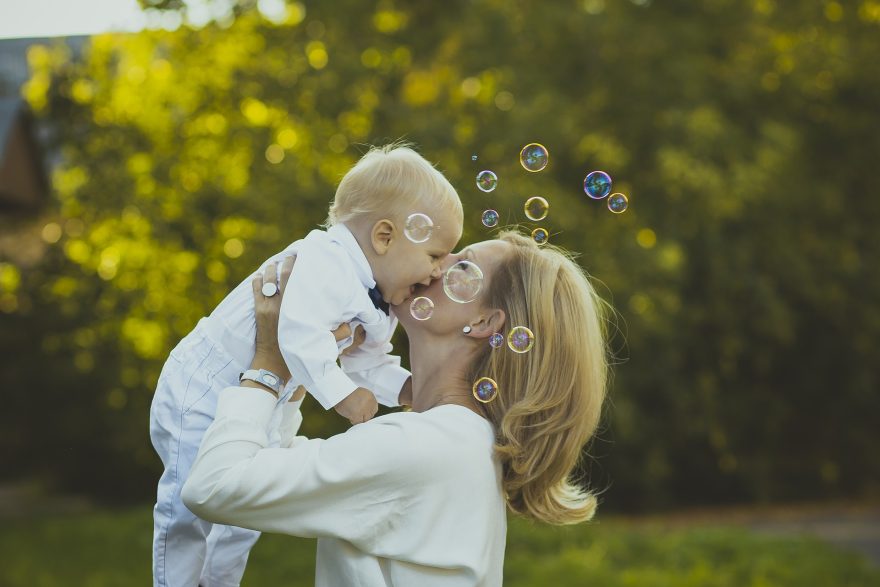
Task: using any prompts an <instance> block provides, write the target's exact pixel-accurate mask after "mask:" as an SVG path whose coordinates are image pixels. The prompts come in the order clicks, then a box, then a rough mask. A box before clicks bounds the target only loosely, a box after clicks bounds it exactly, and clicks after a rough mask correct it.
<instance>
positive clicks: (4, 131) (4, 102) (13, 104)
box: [0, 98, 23, 161]
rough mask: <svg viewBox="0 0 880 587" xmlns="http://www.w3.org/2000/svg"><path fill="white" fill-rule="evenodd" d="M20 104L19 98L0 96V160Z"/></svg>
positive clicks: (21, 102)
mask: <svg viewBox="0 0 880 587" xmlns="http://www.w3.org/2000/svg"><path fill="white" fill-rule="evenodd" d="M22 104H23V101H22V99H21V98H0V161H2V160H3V154H4V153H5V152H6V144H7V143H8V142H9V135H10V133H11V132H12V127H13V125H14V124H15V119H16V118H17V117H18V113H19V111H20V110H21V107H22Z"/></svg>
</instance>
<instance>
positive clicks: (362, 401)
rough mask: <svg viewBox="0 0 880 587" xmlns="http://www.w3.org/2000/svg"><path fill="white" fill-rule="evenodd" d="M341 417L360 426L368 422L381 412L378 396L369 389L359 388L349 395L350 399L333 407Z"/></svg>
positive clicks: (347, 398)
mask: <svg viewBox="0 0 880 587" xmlns="http://www.w3.org/2000/svg"><path fill="white" fill-rule="evenodd" d="M333 409H334V410H336V411H337V412H338V413H339V415H340V416H344V417H345V418H348V421H349V422H351V423H352V424H360V423H361V422H366V421H367V420H369V419H370V418H372V417H373V416H375V415H376V412H377V411H378V410H379V403H378V402H377V401H376V396H374V395H373V393H372V392H371V391H370V390H369V389H365V388H363V387H358V388H357V389H355V390H354V391H353V392H351V393H350V394H348V397H346V398H345V399H343V400H342V401H341V402H339V403H338V404H336V405H335V406H334V407H333Z"/></svg>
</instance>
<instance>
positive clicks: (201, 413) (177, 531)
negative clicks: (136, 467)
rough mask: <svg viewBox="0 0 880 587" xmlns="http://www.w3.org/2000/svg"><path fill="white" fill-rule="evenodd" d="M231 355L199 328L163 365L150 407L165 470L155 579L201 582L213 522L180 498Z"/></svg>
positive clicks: (162, 583)
mask: <svg viewBox="0 0 880 587" xmlns="http://www.w3.org/2000/svg"><path fill="white" fill-rule="evenodd" d="M230 364H231V361H230V360H229V359H228V358H227V357H226V355H225V353H223V352H222V350H221V349H219V347H217V346H216V345H215V344H214V343H213V342H212V341H210V340H209V339H207V338H205V337H203V336H200V335H199V334H198V333H197V332H194V333H192V334H190V335H189V336H188V337H187V339H184V342H182V343H181V344H180V345H178V348H176V349H175V350H174V351H172V354H171V357H170V358H169V359H168V361H167V362H166V364H165V367H164V368H163V369H162V375H161V376H160V377H159V384H158V386H157V389H156V394H155V396H154V397H153V403H152V406H151V409H150V439H151V441H152V443H153V447H154V448H155V449H156V452H157V453H158V454H159V457H160V458H161V459H162V463H163V465H164V466H165V470H164V472H163V473H162V477H161V478H160V480H159V486H158V491H157V499H156V505H155V507H154V508H153V585H154V586H155V587H178V586H186V587H189V586H192V587H195V586H196V585H198V581H199V577H200V574H201V570H202V568H203V566H204V562H205V556H206V550H207V542H206V539H207V536H208V534H209V533H210V531H211V527H212V524H211V523H210V522H207V521H205V520H202V519H201V518H198V517H197V516H195V515H194V514H193V513H192V512H190V511H189V509H187V507H186V506H185V505H184V504H183V502H182V501H181V499H180V491H181V489H182V487H183V484H184V483H185V482H186V479H187V478H188V476H189V471H190V468H191V467H192V463H193V461H194V460H195V458H196V455H197V454H198V449H199V445H200V444H201V441H202V437H203V436H204V433H205V430H206V429H207V428H208V426H209V425H210V424H211V422H212V421H213V418H214V413H215V409H216V405H217V394H218V392H219V389H222V388H223V387H225V386H226V385H228V384H229V382H228V381H225V380H226V378H227V377H228V374H227V373H226V371H227V370H229V366H230Z"/></svg>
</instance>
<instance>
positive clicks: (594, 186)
mask: <svg viewBox="0 0 880 587" xmlns="http://www.w3.org/2000/svg"><path fill="white" fill-rule="evenodd" d="M584 191H585V192H586V193H587V195H588V196H590V197H591V198H593V199H594V200H601V199H602V198H604V197H605V196H607V195H608V194H610V193H611V176H610V175H608V174H607V173H605V172H604V171H593V172H592V173H588V174H587V177H585V178H584Z"/></svg>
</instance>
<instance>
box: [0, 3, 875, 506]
mask: <svg viewBox="0 0 880 587" xmlns="http://www.w3.org/2000/svg"><path fill="white" fill-rule="evenodd" d="M144 3H145V5H149V6H150V7H153V8H172V9H179V8H180V5H179V4H178V3H171V2H154V1H153V0H144ZM878 32H880V2H876V1H861V2H858V3H854V4H847V5H846V6H844V5H843V4H840V3H837V2H817V3H809V4H803V5H798V6H786V7H785V9H784V10H783V9H782V8H781V6H779V5H777V3H776V2H774V1H772V0H754V1H752V2H748V3H741V2H733V1H732V0H704V1H703V2H699V3H693V2H684V1H682V0H669V1H667V2H658V3H656V4H652V3H651V2H649V1H647V0H638V1H637V0H632V1H630V2H616V3H610V2H605V1H604V0H583V1H579V2H571V1H569V2H560V3H542V4H535V3H526V2H519V3H511V4H499V3H496V2H488V1H464V0H458V1H452V2H447V3H442V4H437V3H418V2H415V1H412V0H409V1H396V2H392V1H391V0H380V1H379V2H376V3H372V4H369V5H364V4H363V3H360V2H357V3H356V2H354V1H353V0H339V1H337V2H333V3H317V2H309V3H287V4H286V8H285V13H284V16H283V18H275V19H274V21H268V20H266V19H265V18H263V17H262V15H261V14H260V12H259V10H258V9H257V8H256V7H255V5H254V4H253V3H244V4H241V5H239V14H238V16H237V18H235V20H234V21H233V22H231V23H220V24H211V25H208V26H205V27H204V28H201V29H197V30H191V29H189V28H183V29H181V30H178V31H175V32H161V31H155V32H144V33H140V34H137V35H128V36H99V37H95V38H94V39H93V41H92V44H91V48H90V50H89V51H88V52H87V54H86V56H85V58H84V59H83V60H82V61H81V62H80V61H72V60H71V59H70V58H69V56H68V55H67V54H66V53H65V51H64V49H63V47H60V46H56V47H48V48H38V49H35V50H34V51H33V52H32V53H31V56H30V58H31V62H32V67H33V77H32V79H31V81H30V82H29V84H28V85H27V87H26V88H25V94H26V96H27V98H28V100H29V101H30V103H31V105H32V107H33V108H35V109H36V110H38V111H39V112H41V113H42V114H43V115H44V116H45V119H46V120H47V121H48V122H49V123H50V124H51V125H52V126H53V128H54V130H55V139H54V144H55V145H56V146H57V148H58V149H59V152H60V154H61V156H62V159H63V163H62V165H61V166H60V167H59V168H58V169H57V171H56V172H55V177H54V186H55V192H56V197H57V216H58V217H57V219H56V220H54V221H53V223H54V224H55V225H56V227H57V228H59V229H61V230H62V233H63V234H62V235H61V237H60V238H58V239H55V240H57V242H54V241H53V244H52V248H51V249H50V252H49V254H47V256H46V257H45V259H44V261H43V263H42V264H41V265H40V266H39V267H37V268H32V269H27V268H21V267H19V266H17V265H16V264H14V263H12V262H11V261H10V260H7V261H5V262H0V263H2V264H0V308H2V309H3V311H4V312H5V314H3V315H0V341H2V342H0V344H2V347H0V352H2V353H3V356H4V357H7V358H8V360H7V359H4V360H3V362H2V363H0V369H2V375H3V376H4V379H5V381H7V385H8V387H7V388H8V389H15V390H23V392H22V393H16V394H11V395H12V396H13V397H12V398H11V399H10V402H9V405H8V406H7V410H6V412H5V415H4V416H3V426H2V427H0V428H2V429H3V430H4V431H3V433H2V434H3V435H4V437H3V440H4V441H6V443H7V444H6V445H7V446H10V447H13V450H12V451H11V456H8V457H4V463H3V464H4V466H3V470H4V471H15V472H18V473H21V472H34V471H44V472H45V474H46V475H49V476H53V477H54V478H57V479H59V480H60V481H61V482H62V484H63V486H64V487H68V488H69V487H75V488H86V489H88V490H89V491H93V492H103V493H104V494H118V493H120V492H122V491H125V492H130V493H131V494H132V495H134V496H136V497H138V498H143V497H145V496H148V495H150V494H151V492H152V490H153V485H152V482H153V481H154V480H155V476H156V475H157V474H158V473H157V471H158V459H157V458H156V457H154V456H153V454H152V449H151V448H150V446H149V440H148V436H147V412H148V406H149V402H150V397H151V393H152V388H153V385H154V383H155V380H156V377H157V375H158V369H159V368H160V367H161V364H162V362H163V360H164V358H165V356H166V355H167V353H168V351H169V350H170V349H171V348H172V347H173V345H174V344H175V343H176V341H177V340H179V339H180V337H182V336H183V335H184V334H186V332H187V331H188V330H189V329H190V328H191V327H192V326H193V325H194V324H195V322H196V321H197V320H198V318H199V317H200V316H202V315H204V314H205V313H207V312H209V311H210V310H211V308H212V307H213V305H214V304H215V303H216V302H217V301H219V300H220V299H221V298H222V297H223V296H224V295H225V294H226V292H227V291H228V290H229V289H230V288H231V287H233V286H234V285H235V284H236V283H238V282H239V281H240V280H241V279H242V278H244V277H245V276H246V275H248V274H249V272H251V271H252V270H253V269H254V268H255V267H256V266H257V265H258V264H259V262H260V261H261V260H263V259H264V258H265V257H266V256H268V255H269V254H271V253H273V252H275V251H276V250H278V249H280V248H281V247H283V246H284V245H286V244H287V243H288V242H290V241H291V240H294V239H296V238H299V237H301V236H302V235H303V234H305V232H306V231H308V230H309V229H310V228H313V227H315V226H316V225H317V224H318V223H319V222H321V221H322V220H323V219H324V216H325V213H326V206H327V203H328V201H329V200H330V198H331V197H332V194H333V190H334V187H335V184H336V182H337V181H338V179H339V178H340V177H341V175H342V174H343V173H344V172H345V171H346V170H347V169H348V167H349V166H350V165H351V164H352V163H353V162H354V161H355V160H356V159H357V157H358V156H359V154H360V153H361V152H363V150H364V148H365V147H364V146H363V145H364V144H366V143H380V142H384V141H387V140H390V139H395V138H399V137H406V138H409V139H411V140H413V141H415V142H416V143H417V144H418V145H419V147H420V149H421V150H422V152H423V153H425V154H426V156H427V157H428V158H429V159H431V160H432V161H436V162H438V164H439V167H440V168H441V170H442V171H444V172H445V173H446V174H447V175H448V177H450V179H451V180H452V181H453V183H454V184H455V185H456V186H457V187H458V188H459V190H460V194H461V196H462V200H463V201H464V203H465V209H466V214H467V218H466V221H465V224H466V226H465V236H464V239H463V242H470V241H473V240H477V239H482V238H486V237H487V236H490V235H491V231H487V230H486V229H485V228H484V227H482V225H481V224H480V222H479V217H480V213H481V211H482V210H483V209H485V208H487V207H493V208H495V209H497V210H499V212H500V213H501V217H502V223H523V224H524V225H525V226H526V227H527V228H528V229H529V230H530V229H531V228H532V227H533V226H535V224H534V223H530V222H527V221H526V219H525V217H524V215H523V213H522V203H523V201H524V200H525V199H526V198H527V197H528V196H531V195H537V194H540V195H543V196H544V197H546V198H547V199H548V200H549V201H550V204H551V209H550V215H549V217H548V218H547V219H546V220H545V221H542V223H541V224H542V225H544V226H546V227H547V228H548V229H549V230H550V233H551V241H552V242H554V243H556V244H559V245H562V246H565V247H567V248H570V249H572V250H575V251H579V252H581V253H582V256H581V259H582V263H583V265H584V267H586V268H587V269H588V270H589V271H590V272H591V273H592V274H594V275H595V276H596V277H597V278H599V279H601V282H603V283H604V287H603V288H602V291H603V292H604V293H605V295H606V296H607V297H608V298H609V299H610V300H611V301H613V303H614V304H615V306H616V307H617V308H618V310H619V311H620V316H621V317H622V320H620V321H618V322H616V323H614V324H612V332H614V328H615V327H619V328H620V330H619V331H618V332H617V333H616V336H615V338H614V339H613V341H612V344H613V347H614V349H615V352H616V354H617V355H618V356H619V357H627V358H628V362H626V363H625V364H624V365H622V366H620V367H618V368H617V369H616V379H615V382H614V391H613V394H612V404H613V405H610V406H609V412H608V415H609V417H608V418H607V420H606V421H607V425H606V430H605V431H604V432H603V435H602V437H601V439H600V441H599V442H597V443H595V444H594V446H593V448H592V450H591V453H592V454H593V455H595V457H596V463H595V464H594V465H593V466H592V467H590V468H591V469H592V473H593V475H594V484H596V485H598V486H599V488H602V487H603V486H605V485H607V484H608V483H609V480H611V481H613V487H612V489H611V491H610V492H608V493H607V494H606V500H607V501H608V502H609V504H610V505H611V506H612V507H628V508H635V507H658V506H667V505H672V504H681V503H708V502H713V501H719V500H745V499H759V500H775V499H784V498H807V497H811V498H815V497H823V496H841V495H854V494H864V493H868V492H872V491H876V488H877V486H878V485H877V484H878V481H880V464H878V462H877V460H876V459H875V458H873V454H872V448H873V447H875V446H876V445H877V443H878V441H880V433H878V431H877V427H876V425H875V423H874V420H875V418H874V416H873V414H874V412H875V411H876V410H877V408H878V407H880V406H878V403H880V402H878V396H877V388H878V379H880V377H878V375H880V373H878V369H880V368H878V366H877V361H876V359H877V357H880V349H878V341H880V307H878V304H877V302H876V300H877V299H880V276H878V274H877V272H876V271H872V269H873V268H875V267H876V266H877V265H878V263H877V262H878V259H880V255H878V245H877V241H876V239H873V238H872V236H873V232H874V231H875V230H876V227H877V226H878V220H880V201H878V199H877V198H875V197H873V194H876V193H878V191H880V189H878V188H880V185H878V179H877V174H876V173H874V169H873V168H874V167H875V165H876V161H875V160H876V153H878V152H880V132H878V131H880V121H878V116H877V110H876V105H877V104H878V103H880V70H877V68H876V67H874V66H873V64H874V61H875V59H876V55H877V54H878V50H880V35H878ZM531 141H539V142H542V143H543V144H545V145H546V146H547V147H548V148H549V149H550V157H551V163H550V166H549V167H548V168H547V169H546V170H545V171H542V172H541V173H536V174H530V173H528V172H526V171H525V170H523V169H522V167H520V166H519V164H518V162H517V154H518V152H519V149H520V148H521V146H522V145H524V144H525V143H528V142H531ZM473 155H476V156H477V159H476V161H474V160H473V157H472V156H473ZM485 168H489V169H492V170H494V171H495V172H496V173H498V175H499V178H500V182H499V187H498V189H497V190H496V191H494V192H492V193H490V194H484V193H482V192H480V191H478V190H477V189H476V187H475V185H474V176H475V174H476V173H477V171H479V170H480V169H485ZM593 169H604V170H605V171H607V172H609V173H610V174H611V175H612V177H613V178H614V180H615V185H614V187H615V190H614V191H621V192H624V193H626V194H627V195H628V196H629V197H630V209H629V210H628V211H627V212H625V213H624V214H622V215H619V216H618V215H614V214H611V213H610V212H609V211H608V210H607V209H606V208H605V202H604V201H602V202H596V201H591V200H589V199H588V198H586V197H585V196H584V194H583V191H582V189H581V182H582V181H583V178H584V176H585V175H586V173H587V172H589V171H592V170H593ZM54 232H55V228H51V229H48V234H49V235H50V236H51V235H52V234H54ZM43 234H44V235H46V234H47V232H46V230H44V231H43ZM47 241H52V238H48V239H47ZM606 288H607V289H606ZM612 293H613V296H612V295H611V294H612ZM25 331H26V332H29V333H30V335H29V336H28V337H26V338H25V340H24V341H22V337H21V336H20V334H19V333H21V332H25ZM403 341H404V338H403V337H402V336H401V343H402V342H403ZM404 346H405V345H403V344H398V348H399V349H400V350H402V351H404V352H405V349H404V348H403V347H404ZM32 396H36V397H37V398H38V399H37V400H34V398H33V397H32ZM22 414H24V416H22ZM306 426H307V431H308V432H312V433H318V432H321V433H328V432H331V431H333V430H337V429H339V427H340V426H341V424H340V423H339V422H338V418H333V417H332V416H329V415H324V414H322V413H320V412H319V411H317V410H311V411H310V412H309V417H308V418H307V419H306ZM37 430H39V431H40V432H39V433H36V432H35V431H37ZM59 447H60V448H59ZM6 459H8V460H9V462H8V463H7V462H6ZM7 465H10V466H7Z"/></svg>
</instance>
